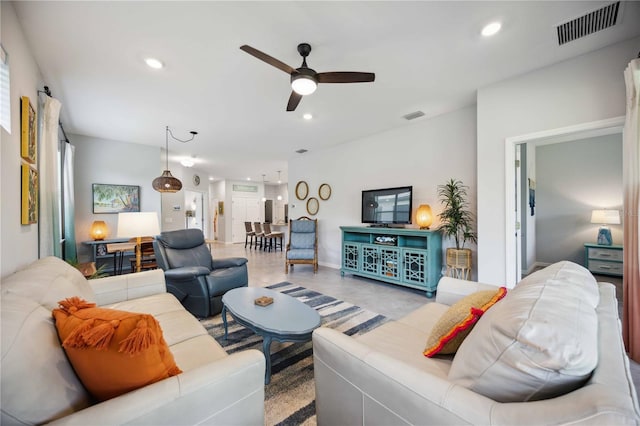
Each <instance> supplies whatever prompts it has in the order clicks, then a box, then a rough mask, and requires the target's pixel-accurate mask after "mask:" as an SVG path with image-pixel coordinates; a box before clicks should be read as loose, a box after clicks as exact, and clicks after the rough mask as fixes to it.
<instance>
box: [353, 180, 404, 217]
mask: <svg viewBox="0 0 640 426" xmlns="http://www.w3.org/2000/svg"><path fill="white" fill-rule="evenodd" d="M412 192H413V187H412V186H401V187H398V188H385V189H371V190H365V191H362V223H373V224H410V223H411V206H412Z"/></svg>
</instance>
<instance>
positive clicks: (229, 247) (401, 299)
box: [211, 243, 640, 392]
mask: <svg viewBox="0 0 640 426" xmlns="http://www.w3.org/2000/svg"><path fill="white" fill-rule="evenodd" d="M211 251H212V253H213V256H214V257H230V256H241V257H246V258H248V259H249V263H248V266H249V286H251V287H264V286H267V285H270V284H276V283H279V282H282V281H291V282H293V283H295V284H298V285H300V286H302V287H305V288H309V289H314V290H317V291H319V292H321V293H323V294H326V295H328V296H333V297H335V298H337V299H341V300H344V301H346V302H349V303H353V304H354V305H358V306H360V307H362V308H364V309H368V310H371V311H373V312H377V313H379V314H382V315H385V316H387V317H389V318H392V319H398V318H401V317H403V316H404V315H406V314H408V313H409V312H411V311H413V310H414V309H416V308H418V307H420V306H422V305H423V304H425V303H430V302H433V300H434V299H429V298H427V296H426V295H425V292H423V291H419V290H414V289H410V288H405V287H401V286H396V285H391V284H386V283H383V282H380V281H375V280H370V279H367V278H361V277H355V276H353V275H350V274H346V275H345V276H341V275H340V271H339V270H337V269H332V268H327V267H323V266H320V267H319V268H318V273H317V274H314V273H313V266H311V265H296V266H295V267H294V269H293V271H290V272H289V274H285V268H284V252H283V251H275V252H273V251H272V252H265V251H261V250H253V249H249V247H247V248H245V247H244V243H242V244H223V243H213V244H212V247H211ZM596 279H597V280H598V281H604V282H610V283H613V284H614V285H616V289H617V294H618V298H619V299H621V298H622V279H621V278H615V277H607V276H602V275H598V276H596ZM621 309H622V303H620V310H621ZM630 364H631V374H632V376H633V379H634V383H635V384H636V389H637V391H639V392H640V387H639V385H640V364H638V363H635V362H633V361H630Z"/></svg>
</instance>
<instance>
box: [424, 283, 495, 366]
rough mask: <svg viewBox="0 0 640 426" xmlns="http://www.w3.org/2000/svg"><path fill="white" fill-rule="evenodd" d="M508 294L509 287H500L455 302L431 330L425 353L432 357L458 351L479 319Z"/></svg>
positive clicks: (478, 292) (472, 294)
mask: <svg viewBox="0 0 640 426" xmlns="http://www.w3.org/2000/svg"><path fill="white" fill-rule="evenodd" d="M506 294H507V289H506V288H505V287H500V288H499V289H498V290H497V291H494V290H484V291H477V292H475V293H471V294H470V295H468V296H466V297H464V298H462V299H461V300H459V301H458V302H456V303H454V304H453V305H452V306H451V307H450V308H449V309H448V310H447V312H445V314H444V315H443V316H442V317H440V319H439V320H438V322H437V323H436V325H435V326H434V327H433V329H432V330H431V334H430V335H429V339H427V347H426V348H425V350H424V352H423V354H424V355H425V356H427V357H429V358H430V357H432V356H435V355H437V354H440V355H445V354H453V353H456V351H457V350H458V348H459V347H460V345H461V344H462V341H463V340H464V339H465V337H467V335H468V334H469V333H470V332H471V329H473V326H474V325H475V324H476V322H477V321H478V319H479V318H480V317H481V316H482V315H483V314H484V313H485V312H487V310H488V309H489V308H491V307H492V306H493V305H495V304H496V303H497V302H498V301H499V300H500V299H502V298H503V297H504V296H505V295H506Z"/></svg>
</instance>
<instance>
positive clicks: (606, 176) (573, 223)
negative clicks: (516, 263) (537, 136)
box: [536, 134, 623, 265]
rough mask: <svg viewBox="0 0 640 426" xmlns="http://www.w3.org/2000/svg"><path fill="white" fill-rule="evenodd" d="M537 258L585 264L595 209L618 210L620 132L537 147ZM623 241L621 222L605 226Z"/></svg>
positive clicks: (592, 239)
mask: <svg viewBox="0 0 640 426" xmlns="http://www.w3.org/2000/svg"><path fill="white" fill-rule="evenodd" d="M536 160H537V161H536V170H537V174H538V190H537V191H536V193H537V202H536V204H537V207H536V224H537V228H536V229H537V232H536V241H537V247H536V261H537V262H541V263H553V262H557V261H560V260H570V261H572V262H576V263H578V264H581V265H584V243H595V242H596V237H597V234H598V228H599V225H596V224H592V223H590V220H591V211H592V210H594V209H603V208H607V209H618V210H622V199H623V194H622V135H620V134H616V135H607V136H600V137H596V138H590V139H585V140H579V141H572V142H565V143H558V144H552V145H543V146H539V147H537V148H536ZM610 228H611V233H612V235H613V242H614V244H622V225H610Z"/></svg>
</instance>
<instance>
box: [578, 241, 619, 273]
mask: <svg viewBox="0 0 640 426" xmlns="http://www.w3.org/2000/svg"><path fill="white" fill-rule="evenodd" d="M622 260H623V248H622V246H621V245H611V246H605V245H601V244H590V243H586V244H585V245H584V264H585V266H586V268H587V269H588V270H589V271H591V272H593V273H594V274H600V275H611V276H614V277H621V276H622V266H623V263H622Z"/></svg>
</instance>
